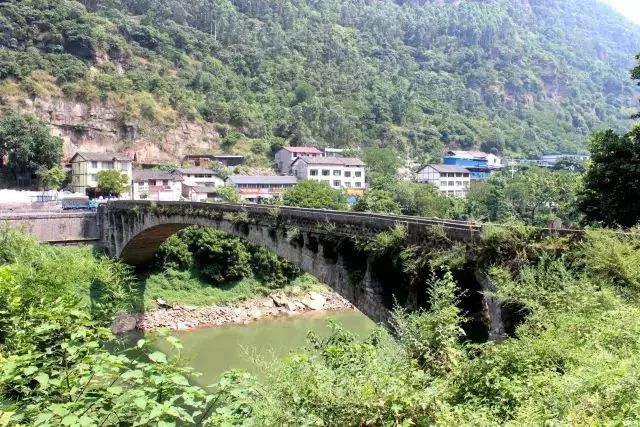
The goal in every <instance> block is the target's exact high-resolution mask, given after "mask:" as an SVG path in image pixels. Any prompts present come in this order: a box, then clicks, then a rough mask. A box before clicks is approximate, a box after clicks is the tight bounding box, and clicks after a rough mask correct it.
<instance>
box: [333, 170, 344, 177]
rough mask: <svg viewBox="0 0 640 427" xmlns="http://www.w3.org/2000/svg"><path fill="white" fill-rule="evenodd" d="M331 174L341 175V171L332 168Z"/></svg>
mask: <svg viewBox="0 0 640 427" xmlns="http://www.w3.org/2000/svg"><path fill="white" fill-rule="evenodd" d="M333 176H342V171H341V170H339V169H334V171H333Z"/></svg>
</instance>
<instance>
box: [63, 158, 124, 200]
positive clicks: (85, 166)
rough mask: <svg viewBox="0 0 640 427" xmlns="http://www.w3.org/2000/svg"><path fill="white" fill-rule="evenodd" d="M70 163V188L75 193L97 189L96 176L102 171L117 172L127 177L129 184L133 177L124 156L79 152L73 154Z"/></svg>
mask: <svg viewBox="0 0 640 427" xmlns="http://www.w3.org/2000/svg"><path fill="white" fill-rule="evenodd" d="M70 163H71V187H72V188H73V191H74V192H76V193H84V192H85V190H86V189H87V188H95V187H97V186H98V182H97V181H96V175H97V174H98V172H100V171H103V170H113V169H114V170H118V171H120V172H122V173H123V174H125V175H127V177H128V178H129V182H131V180H132V177H133V174H132V162H131V159H130V158H129V157H128V156H126V155H124V154H117V153H81V152H79V153H76V154H74V156H73V157H72V158H71V161H70Z"/></svg>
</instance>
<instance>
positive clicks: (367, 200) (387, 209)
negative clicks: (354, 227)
mask: <svg viewBox="0 0 640 427" xmlns="http://www.w3.org/2000/svg"><path fill="white" fill-rule="evenodd" d="M352 209H353V210H354V211H356V212H380V213H390V214H399V213H400V205H399V204H398V203H397V202H396V201H395V200H394V196H393V193H390V192H389V191H384V190H376V189H370V190H366V191H365V193H364V195H363V196H362V197H360V198H359V199H358V201H357V202H356V203H355V204H354V205H353V206H352Z"/></svg>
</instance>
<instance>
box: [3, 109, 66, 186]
mask: <svg viewBox="0 0 640 427" xmlns="http://www.w3.org/2000/svg"><path fill="white" fill-rule="evenodd" d="M5 155H8V157H9V165H8V166H9V170H10V172H11V173H12V174H13V177H14V178H17V176H18V174H21V173H28V174H29V175H32V174H34V173H36V171H38V170H40V169H48V170H51V169H52V168H54V167H56V166H59V164H60V161H61V160H62V139H61V138H59V137H56V136H52V135H51V134H50V132H49V128H48V127H47V124H46V123H45V122H43V121H41V120H38V119H37V118H35V117H33V116H28V115H19V114H8V115H5V116H3V117H2V118H0V157H3V156H5Z"/></svg>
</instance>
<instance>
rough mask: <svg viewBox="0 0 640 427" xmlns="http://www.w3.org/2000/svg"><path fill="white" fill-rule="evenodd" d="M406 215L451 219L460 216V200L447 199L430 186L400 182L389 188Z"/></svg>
mask: <svg viewBox="0 0 640 427" xmlns="http://www.w3.org/2000/svg"><path fill="white" fill-rule="evenodd" d="M388 191H390V192H391V193H393V195H394V198H395V200H396V202H397V203H398V204H399V205H400V210H401V212H402V213H403V214H404V215H415V216H423V217H431V218H451V217H456V216H458V211H459V210H460V208H459V203H462V202H461V201H460V200H457V199H454V198H452V197H447V196H445V195H444V194H442V193H441V192H440V191H439V190H438V189H437V188H435V187H434V186H432V185H428V184H417V183H413V182H404V181H398V182H395V183H393V184H392V185H391V187H389V190H388Z"/></svg>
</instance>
